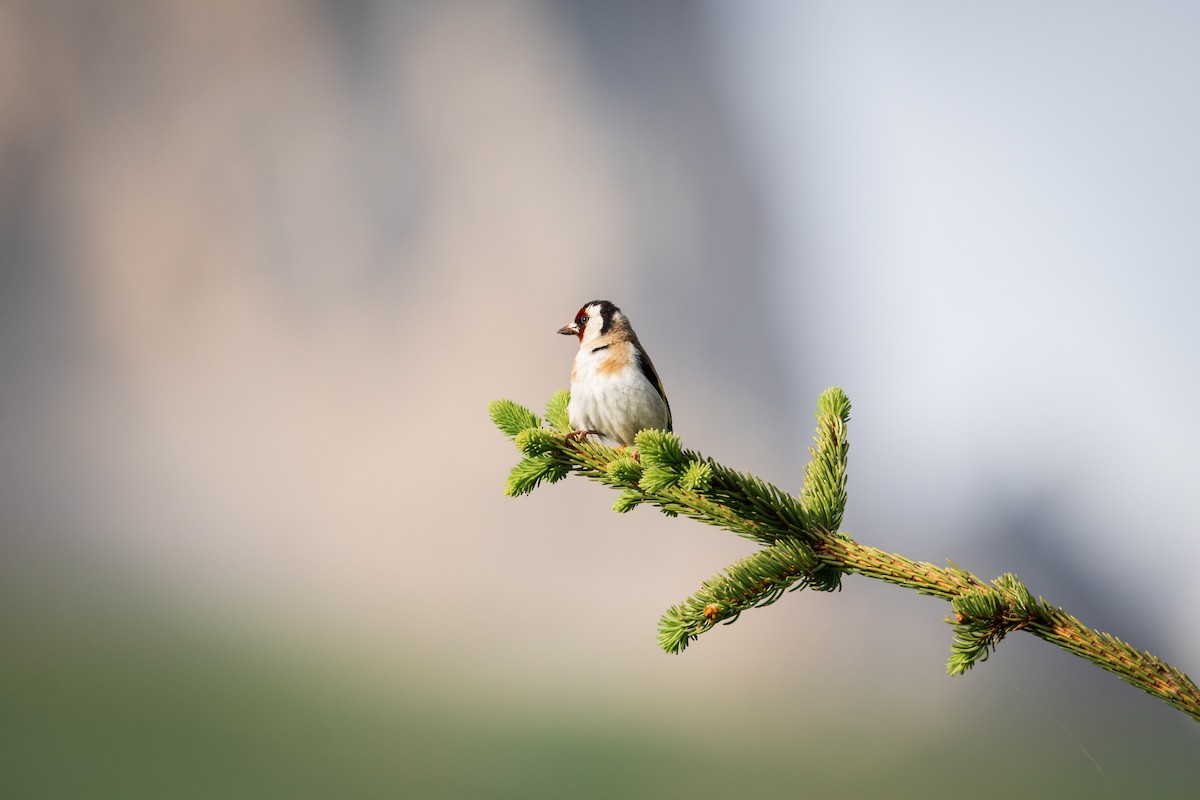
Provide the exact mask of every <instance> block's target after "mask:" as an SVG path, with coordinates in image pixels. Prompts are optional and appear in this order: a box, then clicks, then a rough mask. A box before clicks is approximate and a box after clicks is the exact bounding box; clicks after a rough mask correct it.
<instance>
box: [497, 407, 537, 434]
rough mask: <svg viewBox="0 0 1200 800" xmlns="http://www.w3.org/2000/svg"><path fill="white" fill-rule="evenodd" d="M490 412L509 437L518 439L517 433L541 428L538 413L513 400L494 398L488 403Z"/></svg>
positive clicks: (498, 426) (501, 429)
mask: <svg viewBox="0 0 1200 800" xmlns="http://www.w3.org/2000/svg"><path fill="white" fill-rule="evenodd" d="M488 413H489V414H490V415H491V417H492V422H493V423H495V425H496V427H497V428H499V429H500V431H501V432H502V433H503V434H504V435H505V436H507V437H508V438H509V439H516V438H517V434H518V433H520V432H521V431H523V430H527V429H529V428H539V427H541V425H542V421H541V420H540V419H538V417H537V414H534V413H533V412H532V411H530V410H529V409H528V408H526V407H525V406H522V405H517V404H516V403H514V402H513V401H512V400H493V401H492V402H491V403H489V404H488Z"/></svg>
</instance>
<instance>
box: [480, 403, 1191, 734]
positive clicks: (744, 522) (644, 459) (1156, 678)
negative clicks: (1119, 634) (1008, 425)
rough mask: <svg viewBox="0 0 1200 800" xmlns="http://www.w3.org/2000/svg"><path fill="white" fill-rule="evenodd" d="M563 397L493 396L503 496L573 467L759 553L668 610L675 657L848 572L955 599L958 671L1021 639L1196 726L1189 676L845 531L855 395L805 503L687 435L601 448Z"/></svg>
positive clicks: (662, 639)
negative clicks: (705, 451)
mask: <svg viewBox="0 0 1200 800" xmlns="http://www.w3.org/2000/svg"><path fill="white" fill-rule="evenodd" d="M569 398H570V395H569V393H568V392H566V391H560V392H558V393H556V394H555V395H554V396H553V397H552V398H551V399H550V402H549V404H548V405H547V408H546V415H545V418H546V422H547V423H548V424H549V427H544V426H543V424H542V420H541V419H540V418H539V417H538V416H537V415H536V414H534V413H533V412H532V411H529V410H528V409H526V408H524V407H522V406H520V405H518V404H517V403H514V402H512V401H510V400H497V401H495V402H493V403H492V404H491V406H490V407H489V411H490V413H491V416H492V421H493V422H494V423H495V424H496V426H497V427H498V428H500V430H501V431H502V432H503V433H504V434H505V435H506V436H508V437H509V438H510V439H512V440H513V442H514V444H515V445H516V446H517V449H518V450H520V451H521V453H522V455H523V458H522V459H521V461H520V462H518V464H517V465H516V466H515V467H514V468H513V470H512V472H511V473H510V474H509V477H508V482H507V484H506V486H505V493H506V494H509V495H512V496H517V495H522V494H528V493H530V492H532V491H533V490H534V489H535V488H536V487H537V486H538V485H539V484H540V483H541V482H542V481H546V482H548V483H554V482H556V481H559V480H562V479H563V478H564V477H566V476H567V475H568V474H569V473H571V472H575V473H578V474H580V475H583V476H584V477H586V478H590V479H591V480H594V481H598V482H600V483H603V484H605V485H606V486H610V487H612V488H613V489H616V490H618V491H619V492H620V493H621V494H620V496H619V497H618V499H617V502H616V503H615V504H614V505H613V509H614V510H615V511H618V512H621V513H625V512H628V511H631V510H633V509H634V508H636V507H637V506H639V505H642V504H650V505H653V506H657V507H658V508H659V509H661V510H662V511H663V512H664V513H666V514H668V515H671V516H676V515H683V516H686V517H690V518H692V519H695V520H699V521H700V522H704V523H706V524H709V525H716V526H718V527H721V528H725V529H726V530H729V531H732V532H733V533H736V534H738V535H739V536H743V537H745V538H747V539H751V540H752V541H755V542H757V543H758V544H760V545H762V549H761V550H759V551H757V552H755V553H753V554H752V555H750V556H748V557H746V558H743V559H741V560H740V561H737V562H736V563H734V564H731V565H730V566H728V567H727V568H726V569H725V570H724V571H722V572H721V573H719V574H718V575H716V576H714V577H712V578H710V579H708V580H707V581H705V582H704V583H703V584H702V585H701V587H700V589H699V590H698V591H696V592H695V593H694V594H693V595H692V596H691V597H689V598H687V599H686V600H684V601H683V602H682V603H680V604H679V605H676V606H672V607H671V608H669V609H667V611H666V613H664V614H663V617H662V619H661V620H660V622H659V628H658V630H659V636H658V640H659V644H660V645H661V646H662V647H663V649H664V650H666V651H668V652H672V653H679V652H681V651H683V650H684V649H685V648H686V647H687V646H688V645H689V644H690V643H691V642H693V641H695V640H696V639H697V638H698V637H699V636H701V635H702V634H704V633H706V632H708V631H709V630H711V629H712V628H713V627H715V626H716V625H717V624H718V623H721V622H724V623H726V624H729V623H732V622H734V621H735V620H736V619H737V618H738V617H739V616H740V615H741V614H742V612H744V611H747V610H749V609H751V608H757V607H760V606H766V605H770V604H771V603H774V602H775V601H776V600H778V599H779V598H780V597H781V596H782V595H783V594H784V593H785V592H787V591H789V590H791V591H795V590H797V589H804V588H809V589H813V590H815V591H826V592H827V591H833V590H835V589H840V588H841V577H842V575H843V574H845V573H853V574H858V575H863V576H865V577H868V578H875V579H877V580H882V581H886V582H887V583H892V584H896V585H897V586H903V587H906V588H909V589H913V590H915V591H917V592H919V593H920V594H925V595H929V596H931V597H940V598H942V599H943V600H948V601H949V602H950V605H951V609H952V611H953V616H951V617H948V618H947V619H946V621H947V622H948V623H950V624H951V625H952V626H953V627H954V637H953V642H952V644H951V654H950V659H949V661H948V662H947V665H946V669H947V672H949V674H951V675H961V674H963V673H964V672H966V671H967V670H969V669H970V668H971V667H973V666H974V665H975V664H977V663H979V662H980V661H986V660H987V657H988V655H990V653H991V652H992V651H993V650H994V649H995V648H996V646H997V645H998V644H999V643H1000V642H1001V641H1002V640H1003V639H1004V637H1005V636H1007V635H1008V634H1010V633H1013V632H1015V631H1026V632H1028V633H1031V634H1033V635H1034V636H1037V637H1038V638H1040V639H1044V640H1045V641H1047V642H1050V643H1051V644H1055V645H1057V646H1059V647H1061V648H1063V649H1065V650H1067V651H1068V652H1071V653H1074V654H1075V655H1078V656H1080V657H1082V658H1085V659H1087V660H1088V661H1091V662H1092V663H1094V664H1096V665H1098V666H1100V667H1102V668H1103V669H1106V670H1108V671H1109V672H1112V673H1113V674H1115V675H1117V676H1118V677H1119V678H1121V680H1124V681H1126V682H1127V683H1130V684H1132V685H1134V686H1137V687H1138V688H1140V689H1142V690H1144V691H1146V692H1149V693H1150V694H1152V695H1154V696H1155V697H1158V698H1159V699H1161V700H1163V701H1164V702H1166V703H1168V704H1169V705H1171V706H1173V707H1174V708H1177V709H1179V710H1180V711H1183V712H1184V713H1185V714H1188V715H1189V716H1191V717H1192V718H1193V719H1196V720H1198V721H1200V690H1198V689H1197V688H1196V685H1195V684H1194V683H1193V682H1192V681H1191V679H1189V678H1188V676H1187V675H1185V674H1184V673H1183V672H1182V671H1180V670H1178V669H1176V668H1175V667H1172V666H1171V665H1169V664H1166V663H1164V662H1162V661H1160V660H1159V659H1158V658H1156V657H1155V656H1154V655H1152V654H1151V653H1148V652H1145V651H1142V650H1138V649H1136V648H1134V647H1132V646H1131V645H1129V644H1126V643H1125V642H1123V641H1121V640H1120V639H1117V638H1116V637H1114V636H1111V635H1109V634H1107V633H1101V632H1098V631H1095V630H1092V629H1091V628H1088V627H1087V626H1085V625H1084V624H1083V623H1081V622H1080V621H1079V620H1077V619H1076V618H1075V617H1073V616H1071V615H1070V614H1068V613H1067V612H1065V611H1063V610H1062V609H1061V608H1057V607H1054V606H1051V605H1050V604H1048V603H1047V602H1046V601H1045V600H1043V599H1042V598H1041V597H1037V598H1035V597H1034V596H1033V595H1032V594H1031V593H1030V591H1029V590H1028V589H1027V588H1026V587H1025V585H1024V584H1023V583H1022V582H1021V581H1020V580H1019V579H1018V578H1017V577H1016V576H1015V575H1012V574H1011V573H1006V574H1004V575H1001V576H1000V577H998V578H996V579H995V580H993V581H991V582H990V583H989V582H985V581H983V580H981V579H979V578H978V577H976V576H975V575H972V574H971V573H970V572H967V571H966V570H964V569H961V568H959V567H958V566H957V565H955V564H954V563H953V562H950V563H949V566H948V567H939V566H936V565H934V564H929V563H926V562H920V561H913V560H911V559H908V558H905V557H904V556H900V555H896V554H894V553H888V552H885V551H883V550H880V549H878V548H875V547H870V546H868V545H863V544H859V543H858V542H855V541H854V540H853V539H851V538H850V537H848V536H846V535H845V534H844V533H842V532H841V531H840V530H839V527H840V525H841V521H842V513H843V511H844V509H845V505H846V464H847V456H848V452H849V443H848V441H847V439H846V424H847V423H848V422H849V419H850V401H849V399H848V398H847V397H846V395H845V393H844V392H842V390H841V389H838V388H836V387H834V388H830V389H827V390H826V391H825V392H824V393H822V394H821V396H820V398H818V400H817V408H816V412H815V416H816V419H817V431H816V435H815V436H814V445H813V447H811V448H810V449H809V452H810V454H811V459H810V461H809V464H808V466H807V467H806V468H805V471H804V484H803V486H802V488H801V490H800V493H799V495H798V496H793V495H790V494H788V493H787V492H785V491H783V490H781V489H779V488H777V487H775V486H773V485H771V484H769V483H767V482H765V481H763V480H761V479H760V478H757V477H755V476H753V475H749V474H746V473H743V472H738V471H736V470H733V469H730V468H729V467H726V466H724V465H722V464H720V463H718V462H716V461H714V460H713V459H711V458H706V457H704V456H702V455H700V454H699V453H695V452H692V451H690V450H685V449H684V448H683V445H682V442H681V441H680V439H679V437H678V436H675V435H674V434H671V433H667V432H665V431H657V430H645V431H642V432H641V433H639V434H638V436H637V440H636V445H637V451H638V452H637V457H636V458H635V457H633V456H632V455H631V454H630V452H629V451H628V450H625V449H613V448H611V447H608V446H606V445H604V444H601V443H599V442H597V441H592V440H588V439H584V440H580V439H577V438H573V437H568V436H567V434H568V433H570V431H571V427H570V424H569V422H568V420H567V413H566V409H567V401H568V400H569Z"/></svg>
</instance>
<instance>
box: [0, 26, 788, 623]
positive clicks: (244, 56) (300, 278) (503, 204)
mask: <svg viewBox="0 0 1200 800" xmlns="http://www.w3.org/2000/svg"><path fill="white" fill-rule="evenodd" d="M0 14H2V15H3V17H4V19H3V20H2V24H0V31H2V33H0V36H3V37H4V38H5V41H4V42H3V43H0V44H3V46H0V51H2V52H3V53H4V54H6V55H4V56H0V58H5V59H6V61H7V63H6V64H5V65H4V66H5V68H4V69H3V71H2V72H3V74H4V75H6V76H8V78H7V80H6V81H4V83H3V86H2V87H0V123H2V127H0V171H2V172H0V177H2V178H3V181H4V185H5V186H7V187H9V188H10V191H8V192H6V193H5V199H4V200H3V201H2V202H4V204H5V205H4V208H3V220H4V225H3V229H2V230H0V235H2V236H3V239H2V240H0V247H2V248H3V252H4V254H5V261H6V263H9V264H10V265H11V268H10V269H8V270H6V273H5V275H4V277H3V278H2V279H0V280H3V282H4V291H3V298H4V299H3V300H2V301H0V302H2V303H3V304H4V312H5V313H4V315H3V319H2V320H0V326H2V328H3V340H4V344H3V349H2V350H0V359H3V361H2V366H3V370H4V372H5V374H6V375H8V376H10V380H6V381H5V386H4V388H3V401H4V408H5V416H4V417H3V420H2V421H0V424H2V425H3V429H2V431H3V435H4V436H5V437H6V447H5V448H4V449H3V452H2V454H0V468H2V469H3V471H4V475H5V477H6V480H4V481H3V484H2V486H0V494H3V495H4V497H3V507H4V509H5V513H6V514H8V515H10V516H11V518H12V520H13V521H14V524H13V525H11V526H9V527H10V529H11V530H13V531H16V534H15V538H30V537H32V538H35V539H39V540H41V539H43V538H44V537H52V538H55V539H62V540H64V541H66V542H70V543H73V544H71V545H70V546H71V547H73V548H80V549H79V551H78V552H81V553H84V554H85V555H84V556H83V557H84V558H85V559H98V560H101V561H108V560H111V561H114V562H116V563H118V564H125V565H129V564H133V565H135V566H136V567H137V569H139V570H140V571H141V573H142V574H143V576H144V577H145V578H146V579H148V580H150V581H152V582H158V583H160V584H161V586H162V587H163V589H164V590H166V591H169V592H172V593H179V592H182V593H183V594H185V595H186V594H189V593H192V592H198V593H201V594H204V595H206V596H209V597H210V600H211V599H212V598H220V602H226V603H229V604H230V605H231V606H232V607H234V608H237V607H239V604H240V603H243V602H246V601H247V600H253V602H254V604H255V608H264V607H266V608H270V607H274V608H277V610H278V611H279V612H280V613H283V614H284V615H299V616H301V617H303V618H307V617H308V616H310V615H320V616H322V617H325V616H327V617H329V618H330V619H331V623H330V624H335V625H336V626H339V627H342V626H346V625H350V626H353V625H363V626H365V627H366V628H372V627H374V626H375V625H376V624H379V625H388V626H390V625H394V624H395V623H396V620H397V618H399V619H402V620H405V621H406V622H405V624H416V625H419V624H423V623H420V622H414V621H413V620H414V615H413V614H412V613H411V611H412V604H413V603H418V602H422V600H423V598H426V597H427V596H428V594H429V592H430V591H431V589H433V588H435V587H438V586H439V585H440V584H441V583H442V581H443V580H444V578H443V577H442V573H441V571H440V570H439V568H437V566H436V565H437V564H438V563H440V562H442V561H444V560H446V559H451V560H454V563H455V566H454V569H455V571H456V574H457V575H458V576H459V580H461V581H463V582H464V583H467V584H469V583H470V581H471V580H472V579H474V580H479V581H486V580H488V579H489V578H491V577H492V576H494V575H495V574H496V572H497V570H498V569H501V570H503V569H509V568H517V569H520V570H522V571H525V570H527V569H528V567H527V564H528V563H529V562H528V559H529V553H528V552H522V551H521V547H522V546H527V547H533V548H535V549H538V550H540V551H541V552H542V553H543V555H542V556H540V557H541V558H545V559H547V564H548V566H547V568H548V569H553V568H555V565H557V564H558V562H559V558H560V556H561V553H557V552H555V550H554V547H557V546H558V545H553V546H552V547H550V548H549V550H546V549H544V546H545V545H546V543H547V542H548V541H550V542H554V541H556V539H555V537H556V534H555V533H554V532H553V531H554V530H555V528H554V527H553V523H554V522H557V521H560V520H561V518H562V515H564V514H567V513H570V506H571V503H572V502H573V501H572V499H571V498H572V497H575V498H577V497H578V496H579V495H578V494H563V493H560V494H558V495H548V496H547V497H545V498H540V499H539V501H538V502H539V504H541V509H542V513H545V514H549V515H550V517H549V518H548V519H547V518H543V519H542V520H541V522H540V523H539V522H536V521H535V522H534V523H532V524H533V526H534V528H535V530H533V531H526V532H524V533H523V534H522V533H518V532H517V531H513V530H509V529H508V527H507V526H508V525H510V524H512V520H514V519H515V518H517V517H521V516H527V512H528V510H529V508H528V507H526V508H525V509H523V510H520V511H518V510H516V509H515V507H514V506H512V505H501V504H502V503H503V502H504V501H503V499H502V498H499V487H500V486H501V485H502V481H503V476H504V471H505V470H506V469H507V466H508V464H509V462H510V461H511V459H512V453H511V452H510V451H509V450H508V449H507V447H506V446H505V445H504V443H503V440H502V439H500V438H499V436H498V435H497V434H495V432H494V431H492V430H490V429H489V426H488V424H487V422H486V415H485V407H486V402H487V401H488V400H490V399H492V398H494V397H498V396H512V397H514V398H516V399H519V400H521V401H523V402H528V403H530V404H532V405H535V406H538V405H540V404H541V403H542V402H543V401H544V400H545V399H546V398H547V397H549V395H550V394H551V392H552V391H553V390H554V389H556V388H559V387H561V386H563V385H565V383H566V380H567V370H568V369H569V362H570V358H571V355H572V353H571V351H570V348H569V347H567V346H565V344H564V342H563V340H562V339H561V338H560V337H555V336H554V335H553V333H554V330H555V329H556V328H557V327H558V326H559V325H561V324H563V323H564V322H565V321H566V320H567V319H569V318H570V317H571V315H573V313H574V311H575V309H576V308H577V307H578V306H579V305H580V304H581V303H582V302H583V301H585V300H588V299H592V298H593V297H608V298H611V299H613V300H614V301H616V302H618V303H619V304H621V305H622V306H623V307H624V308H625V309H626V311H627V312H628V313H629V314H630V316H631V317H632V318H633V319H634V320H635V321H636V324H637V327H638V330H639V332H640V333H642V336H643V338H644V340H646V341H647V343H648V344H649V346H650V347H651V348H652V349H653V352H654V353H655V358H656V361H658V362H660V363H661V364H662V366H661V370H662V372H663V374H664V380H666V381H667V386H668V391H670V392H671V396H672V403H673V407H675V408H676V409H677V415H678V416H679V417H680V423H681V425H680V427H681V429H682V430H684V431H687V430H689V429H690V430H691V431H693V432H694V434H695V435H694V436H693V437H692V441H694V442H695V443H696V444H697V445H699V446H703V445H705V444H706V441H705V438H704V437H705V436H707V437H709V438H708V440H707V441H708V443H713V442H722V441H726V442H734V441H742V442H744V443H746V444H743V445H741V446H742V447H746V448H748V452H747V453H746V455H745V456H744V457H745V458H746V459H747V460H748V459H750V458H751V457H752V454H753V453H754V451H755V450H757V451H758V452H759V453H760V454H762V455H763V456H768V455H769V456H770V457H777V456H778V454H779V452H780V450H779V449H778V447H777V446H776V447H775V448H774V449H773V448H771V447H766V446H764V444H763V443H765V442H766V441H769V439H768V435H767V433H766V431H767V430H769V428H768V427H767V425H768V423H769V421H770V419H771V418H772V417H777V416H778V415H779V410H778V407H777V405H778V404H779V403H781V401H782V399H783V398H782V396H781V386H782V383H781V382H780V381H779V380H777V379H775V378H773V377H772V376H774V375H777V374H778V370H777V369H776V368H775V365H774V364H772V358H771V355H772V353H773V352H774V349H773V347H772V346H771V344H770V341H771V337H770V330H769V329H768V327H767V326H765V325H762V324H761V323H760V324H755V325H749V324H746V320H753V319H761V316H762V315H761V314H760V313H759V309H761V307H762V297H761V295H762V280H761V276H760V274H759V271H758V258H757V254H756V246H755V244H754V243H755V242H756V241H757V238H758V236H757V234H758V231H757V230H756V222H755V220H756V212H755V202H754V199H753V196H752V193H751V190H750V187H749V184H748V181H747V178H746V177H745V175H744V173H743V172H742V170H741V169H740V167H739V165H738V162H737V159H736V158H735V157H734V153H733V148H732V146H731V142H730V137H729V133H728V129H727V125H726V123H725V121H724V119H723V116H722V113H721V110H720V107H719V105H718V103H717V100H716V97H715V95H714V92H713V90H712V88H711V86H710V85H709V72H710V70H709V68H708V65H707V55H706V52H705V50H704V46H703V35H702V34H703V30H702V25H701V22H700V20H698V19H697V18H696V17H695V12H694V11H691V10H688V9H686V8H680V9H677V10H675V11H673V12H670V13H667V12H664V11H661V10H650V9H643V8H641V7H640V6H639V5H637V4H629V5H628V6H627V7H620V6H616V7H612V8H609V9H607V10H605V11H603V12H601V11H598V10H597V9H596V8H594V7H592V6H590V5H589V4H585V3H577V4H566V5H563V6H558V7H556V9H555V10H552V11H550V10H547V9H545V8H543V7H540V6H535V5H530V4H508V5H505V6H503V7H499V6H495V5H493V4H486V3H446V4H429V5H428V6H426V7H423V8H398V7H392V6H391V5H389V4H379V5H371V4H334V5H328V4H318V3H312V4H304V3H276V4H272V3H266V4H261V3H256V4H253V7H247V6H244V5H243V4H236V3H218V4H216V5H207V6H204V7H199V6H196V5H195V4H189V3H184V2H178V3H166V4H153V5H147V6H146V7H144V8H141V9H137V10H134V9H131V8H130V7H129V6H127V5H125V4H117V3H112V4H105V3H93V4H80V5H79V6H78V7H76V8H74V9H64V8H59V7H53V8H51V7H46V6H45V5H44V4H39V3H33V2H30V3H24V4H21V3H16V4H7V5H6V6H5V9H4V10H2V11H0ZM729 265H736V268H732V269H731V268H730V266H729ZM747 354H753V356H751V357H747ZM714 375H722V376H723V378H722V380H721V381H720V382H719V383H720V385H719V386H714V385H713V383H714V381H713V376H714ZM768 409H773V410H771V411H770V412H769V413H768ZM729 422H733V423H735V424H734V425H730V424H728V423H729ZM760 463H761V462H760ZM571 491H572V490H567V492H571ZM595 499H596V498H594V497H590V496H589V501H590V500H595ZM493 504H495V505H493ZM446 508H453V509H454V516H453V517H452V518H448V517H447V513H446V510H445V509H446ZM606 508H607V502H606V501H605V500H604V499H603V498H600V499H599V500H596V503H595V510H596V514H595V515H588V516H589V518H591V517H596V518H598V519H597V521H596V522H594V523H591V524H594V525H597V526H599V525H601V524H605V525H608V524H610V523H611V521H610V520H608V519H605V518H604V516H603V514H604V512H605V510H606ZM498 509H503V513H498ZM548 520H549V522H548ZM539 524H540V525H541V526H542V527H541V528H538V527H537V526H538V525H539ZM547 524H549V525H550V527H549V528H547V527H546V526H547ZM646 524H655V521H654V520H653V519H652V518H648V517H644V518H642V519H640V520H635V521H634V522H632V523H630V525H629V527H627V528H626V529H625V530H626V535H632V532H636V531H637V530H638V529H639V526H645V525H646ZM522 530H525V528H524V527H522ZM512 536H517V537H518V542H520V541H524V542H525V545H520V544H519V543H518V545H517V546H515V547H514V545H513V540H512V539H511V538H509V537H512ZM520 536H524V537H525V538H524V539H523V540H522V539H520V538H519V537H520ZM720 547H722V545H717V548H718V551H719V549H720ZM701 552H703V548H702V549H701ZM668 557H669V556H668V553H667V550H666V546H665V545H659V546H658V547H657V548H656V547H655V546H652V547H651V548H650V551H649V552H648V553H646V554H644V563H643V565H642V566H640V567H636V569H646V570H652V569H653V568H654V567H655V565H656V563H657V562H656V560H655V559H656V558H668ZM720 558H721V556H717V557H716V560H720ZM705 569H707V567H706V568H705ZM597 570H599V568H597ZM686 577H687V576H684V575H681V580H686ZM602 578H603V576H601V575H600V574H596V575H592V576H591V578H590V579H595V580H602ZM574 579H575V580H584V581H586V580H588V579H589V573H588V571H587V570H586V569H585V570H583V571H582V572H581V573H580V575H577V576H575V578H574ZM528 591H530V590H528V589H524V590H523V589H520V588H516V589H514V592H515V593H516V596H520V595H521V593H522V592H528ZM448 602H449V604H450V607H449V610H445V609H444V613H448V614H450V615H451V616H453V615H454V614H456V613H458V610H461V611H462V612H463V613H467V610H468V608H469V606H470V604H471V602H472V601H471V600H470V599H469V597H467V598H463V599H460V600H457V601H456V600H449V601H448ZM456 602H457V603H460V604H462V608H461V609H458V610H456V609H455V606H454V604H455V603H456ZM639 605H640V604H639ZM431 624H432V623H431Z"/></svg>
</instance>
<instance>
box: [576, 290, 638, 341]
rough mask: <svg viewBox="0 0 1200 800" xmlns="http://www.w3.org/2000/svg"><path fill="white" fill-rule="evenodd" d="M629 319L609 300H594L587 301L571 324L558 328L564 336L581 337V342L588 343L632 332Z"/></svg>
mask: <svg viewBox="0 0 1200 800" xmlns="http://www.w3.org/2000/svg"><path fill="white" fill-rule="evenodd" d="M632 331H633V329H632V328H631V327H630V326H629V320H628V319H626V317H625V315H624V314H622V313H621V309H619V308H617V307H616V306H615V305H613V304H612V303H610V302H609V301H607V300H593V301H591V302H590V303H585V304H584V306H583V308H581V309H579V311H578V312H577V313H576V314H575V320H574V321H573V322H572V323H571V324H570V325H565V326H563V327H561V328H559V329H558V332H559V333H561V334H563V335H564V336H577V337H579V344H580V345H581V346H582V345H587V344H591V343H593V342H597V341H599V340H601V339H603V338H606V337H615V336H621V337H622V338H623V337H625V336H628V335H629V334H630V333H632Z"/></svg>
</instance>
